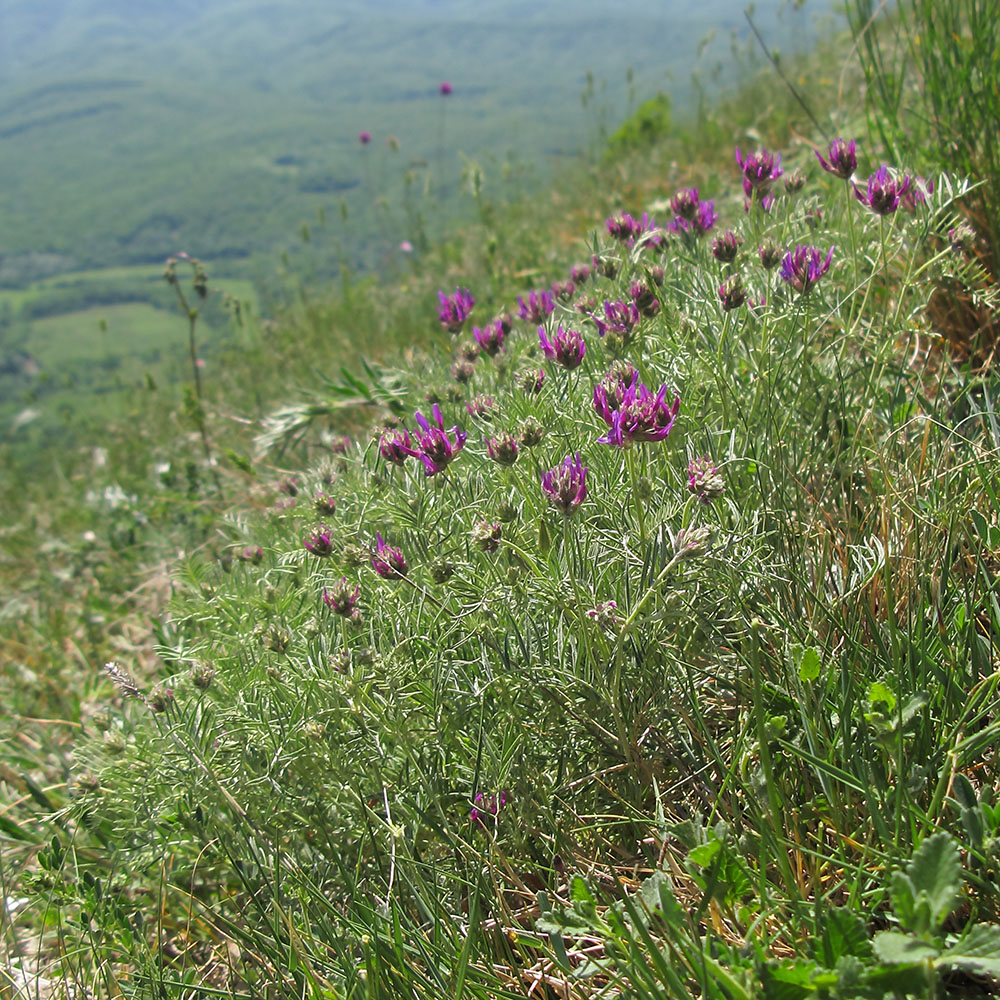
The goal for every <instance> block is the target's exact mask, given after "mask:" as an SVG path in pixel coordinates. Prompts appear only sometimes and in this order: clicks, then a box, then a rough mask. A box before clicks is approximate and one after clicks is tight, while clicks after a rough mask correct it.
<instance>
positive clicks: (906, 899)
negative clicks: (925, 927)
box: [889, 872, 917, 927]
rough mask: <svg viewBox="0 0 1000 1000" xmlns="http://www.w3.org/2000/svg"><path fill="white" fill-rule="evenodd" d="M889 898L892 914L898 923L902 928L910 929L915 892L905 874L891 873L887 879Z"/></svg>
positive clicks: (914, 909) (914, 904)
mask: <svg viewBox="0 0 1000 1000" xmlns="http://www.w3.org/2000/svg"><path fill="white" fill-rule="evenodd" d="M889 898H890V899H891V900H892V912H893V913H895V914H896V916H897V917H898V918H899V921H900V923H901V924H902V925H903V926H904V927H911V926H912V925H913V918H914V915H915V913H916V909H917V890H916V889H915V888H914V887H913V883H912V882H911V881H910V876H909V875H907V874H906V872H893V873H892V875H891V877H890V878H889Z"/></svg>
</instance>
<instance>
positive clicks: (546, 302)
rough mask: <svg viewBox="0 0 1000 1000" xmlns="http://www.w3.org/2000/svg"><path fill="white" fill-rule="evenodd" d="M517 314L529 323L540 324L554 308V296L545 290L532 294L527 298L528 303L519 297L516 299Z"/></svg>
mask: <svg viewBox="0 0 1000 1000" xmlns="http://www.w3.org/2000/svg"><path fill="white" fill-rule="evenodd" d="M517 307H518V308H517V314H518V316H520V317H521V319H523V320H527V322H529V323H541V322H543V321H544V320H545V318H546V317H547V316H549V315H550V314H551V313H552V312H554V311H555V308H556V300H555V296H554V295H553V294H552V293H551V292H550V291H548V290H547V289H545V290H542V291H540V292H532V293H531V294H530V295H529V296H528V301H527V302H525V301H524V299H523V298H522V297H521V296H520V295H519V296H518V297H517Z"/></svg>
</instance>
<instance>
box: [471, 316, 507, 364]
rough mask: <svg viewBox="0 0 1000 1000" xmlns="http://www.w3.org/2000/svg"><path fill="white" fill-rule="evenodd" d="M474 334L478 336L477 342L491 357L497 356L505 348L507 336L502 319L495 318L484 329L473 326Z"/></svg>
mask: <svg viewBox="0 0 1000 1000" xmlns="http://www.w3.org/2000/svg"><path fill="white" fill-rule="evenodd" d="M472 336H473V337H475V338H476V343H477V344H478V345H479V347H480V348H481V350H482V352H483V353H484V354H488V355H489V356H490V357H491V358H493V357H496V355H497V354H499V353H500V352H501V351H502V350H503V342H504V339H505V338H506V336H507V331H506V330H505V329H504V322H503V320H502V319H495V320H493V322H492V323H488V324H487V325H486V326H485V327H483V328H482V329H479V327H478V326H474V327H473V328H472Z"/></svg>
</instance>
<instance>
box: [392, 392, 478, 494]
mask: <svg viewBox="0 0 1000 1000" xmlns="http://www.w3.org/2000/svg"><path fill="white" fill-rule="evenodd" d="M431 413H432V415H433V417H434V423H433V424H431V423H430V422H429V421H428V420H427V418H426V417H425V416H424V415H423V414H422V413H421V412H420V411H419V410H417V412H416V413H415V414H414V416H413V419H414V420H415V421H416V422H417V425H418V426H419V427H420V433H415V434H414V435H413V440H414V443H415V444H416V447H415V448H406V449H404V450H405V451H406V453H407V454H408V455H412V456H413V457H414V458H417V459H419V460H420V461H421V462H423V464H424V475H425V476H436V475H437V474H438V473H439V472H443V471H444V470H445V469H446V468H447V467H448V466H449V465H450V464H451V463H452V462H453V461H454V459H455V457H456V455H458V453H459V452H460V451H461V450H462V448H464V447H465V439H466V437H467V435H466V433H465V432H464V431H460V430H459V429H458V427H452V428H451V430H449V431H446V430H445V429H444V418H443V417H442V416H441V408H440V407H439V406H438V404H437V403H435V404H434V408H433V410H432V411H431ZM452 436H453V437H454V440H452Z"/></svg>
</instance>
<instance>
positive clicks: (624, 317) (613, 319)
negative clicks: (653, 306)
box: [591, 301, 639, 345]
mask: <svg viewBox="0 0 1000 1000" xmlns="http://www.w3.org/2000/svg"><path fill="white" fill-rule="evenodd" d="M591 319H593V321H594V323H595V324H596V325H597V332H598V333H599V334H600V335H601V336H602V337H605V336H607V335H608V334H609V333H614V334H617V335H618V336H619V337H620V338H621V342H622V344H623V345H624V344H627V343H628V342H629V340H631V337H632V331H633V330H634V329H635V328H636V326H638V325H639V308H638V306H637V305H636V304H635V302H617V301H616V302H608V301H605V303H604V319H601V318H600V317H599V316H597V315H596V314H595V315H593V316H592V317H591Z"/></svg>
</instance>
